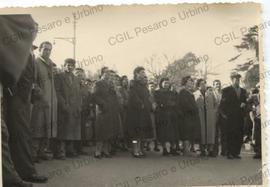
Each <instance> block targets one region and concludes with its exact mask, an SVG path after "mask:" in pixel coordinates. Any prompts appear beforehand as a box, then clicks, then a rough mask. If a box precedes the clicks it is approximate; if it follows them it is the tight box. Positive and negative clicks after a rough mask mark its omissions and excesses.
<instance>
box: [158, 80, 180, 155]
mask: <svg viewBox="0 0 270 187" xmlns="http://www.w3.org/2000/svg"><path fill="white" fill-rule="evenodd" d="M159 87H160V89H159V90H157V91H155V93H154V99H155V102H156V104H157V107H156V112H155V116H156V125H157V136H158V140H159V141H160V142H161V143H162V145H163V155H164V156H167V155H169V154H172V155H179V153H177V152H176V142H178V140H179V129H178V122H179V121H178V115H177V108H176V105H177V103H176V98H177V93H176V92H174V91H171V90H170V82H169V79H168V78H162V79H161V80H160V83H159ZM166 143H170V151H167V148H166Z"/></svg>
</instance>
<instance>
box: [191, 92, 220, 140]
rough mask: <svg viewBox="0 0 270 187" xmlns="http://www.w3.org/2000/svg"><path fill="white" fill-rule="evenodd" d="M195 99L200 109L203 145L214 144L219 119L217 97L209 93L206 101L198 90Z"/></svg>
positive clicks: (206, 94)
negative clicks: (217, 115) (217, 116)
mask: <svg viewBox="0 0 270 187" xmlns="http://www.w3.org/2000/svg"><path fill="white" fill-rule="evenodd" d="M194 97H195V100H196V103H197V106H198V109H199V117H200V122H201V144H214V143H215V135H216V119H217V118H216V110H217V107H216V105H217V101H216V99H215V96H214V94H213V92H212V91H207V92H206V93H205V99H204V97H203V94H202V93H201V91H200V90H197V91H196V92H194ZM204 105H205V107H204ZM205 117H206V118H205Z"/></svg>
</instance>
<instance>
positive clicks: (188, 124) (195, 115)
mask: <svg viewBox="0 0 270 187" xmlns="http://www.w3.org/2000/svg"><path fill="white" fill-rule="evenodd" d="M177 103H178V104H177V105H178V112H179V117H180V121H181V122H180V123H179V124H180V127H179V129H180V138H181V139H182V140H189V141H200V134H201V130H200V118H199V111H198V107H197V104H196V101H195V98H194V95H193V94H192V93H190V92H189V91H187V90H186V89H182V90H180V92H179V94H178V99H177Z"/></svg>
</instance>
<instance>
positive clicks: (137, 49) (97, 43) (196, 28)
mask: <svg viewBox="0 0 270 187" xmlns="http://www.w3.org/2000/svg"><path fill="white" fill-rule="evenodd" d="M83 10H84V12H83ZM78 11H79V12H81V15H80V16H79V15H78ZM87 11H88V12H92V13H89V15H87ZM0 12H1V14H12V13H13V14H14V13H16V14H18V13H19V14H20V13H29V14H32V16H33V18H34V20H35V21H36V22H37V23H38V24H39V27H40V28H41V30H40V31H39V34H38V36H37V39H36V40H35V42H34V44H35V45H39V44H40V43H41V42H42V41H45V40H46V41H51V42H52V43H55V44H54V46H53V52H52V56H51V58H52V60H53V61H54V62H55V63H56V64H57V65H58V66H60V65H61V64H63V61H64V59H65V58H69V57H73V47H72V44H71V43H69V42H66V41H64V40H55V39H54V38H55V37H72V36H73V24H72V19H73V15H74V14H75V15H76V19H77V24H76V25H77V48H76V59H77V60H78V61H80V62H81V61H82V60H83V59H89V58H92V57H97V56H99V59H101V58H100V57H101V56H102V60H101V61H99V62H96V63H89V64H88V66H86V67H84V68H85V69H86V70H91V71H92V72H95V71H97V69H98V68H100V67H102V66H103V65H106V66H109V67H111V68H113V69H115V70H117V71H118V72H119V74H120V75H123V74H126V75H128V76H129V78H132V72H133V69H134V68H135V67H136V66H138V65H145V59H146V58H150V57H151V56H152V55H163V54H166V55H167V56H168V57H170V58H172V59H173V58H176V59H177V58H181V57H182V56H183V55H185V54H186V53H188V52H193V53H195V54H196V55H197V56H204V55H207V56H208V57H209V60H208V63H210V65H211V67H213V69H212V72H214V73H216V74H217V75H216V77H215V78H220V79H221V80H223V81H224V82H227V81H228V80H229V79H228V78H229V72H230V70H231V69H232V68H233V67H234V66H235V64H232V63H230V62H228V60H229V59H230V58H232V57H234V56H236V55H237V50H236V49H235V48H234V47H233V46H234V45H237V44H240V42H241V40H240V38H241V36H242V34H241V32H243V33H244V32H245V31H246V30H247V29H246V28H248V27H250V26H254V25H259V24H261V23H262V21H261V9H260V5H259V4H254V3H249V4H247V3H246V4H243V3H242V4H211V5H205V4H179V5H151V6H142V5H133V6H100V7H98V8H97V7H96V8H95V9H94V8H93V7H92V8H91V7H82V6H81V7H55V8H46V7H40V8H25V9H23V8H20V9H18V8H16V9H0ZM184 12H185V14H184ZM187 12H189V13H187ZM192 12H193V13H192ZM187 14H188V15H187ZM191 14H193V15H191ZM179 15H180V16H179ZM68 20H69V21H68ZM52 24H54V26H52ZM157 25H158V26H157ZM42 28H43V29H42ZM123 33H126V34H125V37H126V38H125V40H124V41H119V42H116V38H115V36H116V35H119V34H122V35H123ZM127 34H128V35H129V38H128V36H127ZM224 34H227V36H228V37H229V39H228V37H227V38H224V40H225V41H222V39H221V37H222V35H224ZM218 37H219V38H218ZM120 39H121V38H120ZM215 39H216V42H215ZM54 41H55V42H54ZM160 64H161V67H164V66H165V65H166V64H167V62H160Z"/></svg>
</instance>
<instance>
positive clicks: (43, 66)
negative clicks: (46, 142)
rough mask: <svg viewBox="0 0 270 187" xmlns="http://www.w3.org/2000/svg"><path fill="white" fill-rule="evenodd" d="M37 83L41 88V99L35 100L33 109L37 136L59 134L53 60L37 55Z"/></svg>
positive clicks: (35, 134)
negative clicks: (46, 59)
mask: <svg viewBox="0 0 270 187" xmlns="http://www.w3.org/2000/svg"><path fill="white" fill-rule="evenodd" d="M35 63H36V74H37V85H38V87H39V88H40V89H41V92H40V93H41V99H39V100H37V101H35V103H34V105H33V109H32V117H31V118H32V119H31V128H32V130H33V136H34V137H35V138H44V137H46V138H51V137H56V135H57V96H56V91H55V85H54V75H53V74H52V73H53V72H52V64H53V62H52V61H51V60H48V61H45V60H44V59H42V58H40V57H37V58H36V60H35Z"/></svg>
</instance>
